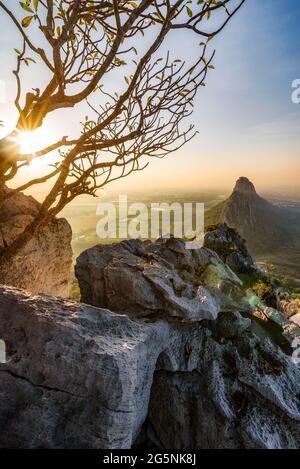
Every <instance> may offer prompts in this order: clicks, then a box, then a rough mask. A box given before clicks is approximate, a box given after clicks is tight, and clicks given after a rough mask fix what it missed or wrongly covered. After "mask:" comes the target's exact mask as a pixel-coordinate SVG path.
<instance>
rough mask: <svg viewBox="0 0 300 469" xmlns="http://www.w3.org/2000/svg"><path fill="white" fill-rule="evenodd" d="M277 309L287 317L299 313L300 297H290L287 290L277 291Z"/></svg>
mask: <svg viewBox="0 0 300 469" xmlns="http://www.w3.org/2000/svg"><path fill="white" fill-rule="evenodd" d="M277 309H278V310H279V311H281V312H282V313H283V314H284V315H285V316H286V317H287V318H291V317H292V316H295V315H297V314H300V299H295V298H292V297H291V296H290V295H289V294H288V293H287V292H282V291H278V292H277Z"/></svg>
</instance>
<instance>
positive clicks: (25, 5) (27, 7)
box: [19, 2, 34, 13]
mask: <svg viewBox="0 0 300 469" xmlns="http://www.w3.org/2000/svg"><path fill="white" fill-rule="evenodd" d="M19 3H20V5H21V7H22V8H23V10H25V11H29V13H34V11H33V9H32V8H30V6H29V5H28V4H27V3H24V2H19Z"/></svg>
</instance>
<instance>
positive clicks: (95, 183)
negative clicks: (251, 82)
mask: <svg viewBox="0 0 300 469" xmlns="http://www.w3.org/2000/svg"><path fill="white" fill-rule="evenodd" d="M244 2H245V0H223V1H218V0H173V1H172V0H139V1H122V0H120V1H117V0H109V1H108V0H98V1H96V0H94V1H90V0H72V1H71V0H24V2H16V5H17V6H18V11H16V8H12V9H11V1H9V2H8V1H0V9H1V10H2V12H3V13H5V14H6V15H7V16H8V18H9V19H10V20H11V21H12V24H13V26H14V27H15V28H16V29H17V30H18V32H19V33H20V37H21V40H22V46H21V47H20V49H15V52H16V55H17V57H16V69H15V71H14V75H15V78H16V83H17V92H16V98H15V106H16V109H17V111H18V120H17V122H16V125H15V129H14V130H13V132H12V133H11V134H9V135H7V136H6V137H5V138H4V139H3V140H1V141H0V204H1V203H3V202H4V201H5V200H6V199H7V198H9V197H12V196H13V195H14V194H15V193H16V192H18V191H23V190H25V189H28V188H30V187H32V186H34V185H37V184H43V183H45V182H46V181H52V180H53V184H52V188H51V190H50V191H49V193H48V195H47V196H46V197H45V199H44V201H43V203H42V204H41V207H40V210H39V213H38V214H37V216H36V217H35V219H34V220H33V221H32V223H30V224H29V225H28V226H27V228H26V229H25V230H24V232H23V233H21V234H20V236H18V238H17V239H16V240H15V241H14V242H13V243H12V244H11V245H10V246H8V247H5V248H4V249H3V250H2V252H1V260H2V262H4V261H7V260H9V259H10V258H11V256H14V255H15V254H16V253H17V252H18V251H19V250H20V249H21V248H22V247H24V246H25V245H26V243H27V242H28V241H29V240H30V239H31V238H32V237H33V236H34V235H35V234H36V233H37V232H38V231H39V230H40V229H41V228H42V227H43V226H45V224H47V223H48V222H49V221H50V220H51V219H52V218H53V217H54V216H55V215H57V214H58V213H59V212H60V211H61V210H62V209H63V208H64V207H65V206H66V204H68V203H69V202H71V201H72V200H73V199H74V198H75V197H77V196H78V195H81V194H90V195H96V192H97V190H98V189H99V188H101V187H103V186H104V185H106V184H108V183H109V182H111V181H113V180H116V179H119V178H122V177H125V176H127V175H128V174H130V173H132V172H133V171H140V170H141V169H143V168H144V167H145V164H144V162H143V161H144V160H143V158H144V157H145V156H146V157H160V158H161V157H164V156H165V155H167V154H168V153H171V152H173V151H175V150H176V149H178V148H180V147H181V146H182V145H184V144H185V143H186V142H188V141H189V140H190V139H191V138H192V137H193V136H194V135H195V131H194V127H193V126H190V127H188V128H183V127H182V123H183V122H184V121H185V120H186V118H187V117H189V116H190V114H191V113H192V110H193V101H194V98H195V95H196V93H197V90H198V89H199V88H200V87H201V86H205V78H206V75H207V73H208V71H209V69H210V68H213V64H212V59H213V57H214V51H212V52H210V53H208V50H209V49H210V44H209V43H210V41H211V40H212V39H214V38H215V36H217V35H218V34H219V33H220V32H221V31H222V30H223V28H224V27H225V26H226V24H227V23H228V22H229V20H230V19H231V18H232V16H233V15H234V14H235V13H236V12H237V11H238V10H239V9H240V7H241V6H242V4H243V3H244ZM20 13H22V16H21V17H20ZM180 30H182V31H184V32H185V34H186V33H187V31H190V33H191V34H192V33H193V34H195V35H196V36H197V37H199V38H200V46H199V47H200V51H199V50H195V53H194V56H195V57H196V59H195V61H194V63H193V64H187V63H185V61H183V60H181V59H180V58H179V59H174V58H171V54H170V53H165V54H163V56H162V57H161V56H160V55H159V52H160V50H161V48H162V45H163V44H164V42H165V40H166V38H167V36H169V35H170V34H172V33H174V32H175V31H177V32H179V31H180ZM37 35H39V40H38V43H39V44H40V43H43V44H44V47H43V48H42V47H41V46H39V45H36V44H35V42H34V39H35V40H36V37H37ZM207 55H208V57H207ZM34 62H39V64H40V66H43V67H44V68H45V69H46V70H47V73H48V76H49V80H48V83H47V85H46V86H45V87H44V88H43V89H34V90H31V91H29V90H25V92H24V90H23V86H22V78H21V71H22V68H23V67H24V66H25V67H26V66H33V63H34ZM116 70H117V72H118V77H120V76H121V75H120V72H121V71H123V70H124V72H123V73H122V75H123V77H124V80H123V81H122V84H119V83H118V84H119V88H120V89H116V90H114V91H113V92H112V91H111V90H107V89H106V87H105V86H104V82H107V79H108V78H109V77H110V76H111V77H114V76H116V75H114V74H115V73H116ZM112 79H113V78H112ZM95 96H96V97H97V101H98V105H96V106H95V104H94V102H95ZM82 102H86V105H87V106H89V109H90V111H91V112H92V115H93V116H92V117H88V116H86V117H84V118H83V119H81V120H82V131H81V133H80V135H78V137H77V138H75V139H69V138H68V137H65V136H61V137H60V139H59V140H58V141H57V142H55V143H53V144H52V145H51V146H48V147H46V148H44V149H42V150H41V151H39V152H38V153H36V154H35V155H34V158H43V157H44V156H45V155H48V154H49V153H51V152H53V151H56V152H57V154H58V155H59V158H58V159H57V162H56V163H55V164H54V165H53V167H52V168H51V170H49V172H48V173H47V174H44V175H43V176H41V177H39V178H36V179H32V180H29V181H28V182H26V183H24V184H23V185H22V186H20V187H18V188H16V189H13V190H7V188H6V186H7V184H8V183H9V181H11V180H13V179H14V178H15V176H16V175H17V173H18V172H19V171H20V169H21V168H22V167H23V166H24V165H28V164H30V161H31V159H32V158H33V155H24V154H21V153H20V147H19V145H18V143H17V142H16V136H17V135H18V133H20V132H23V131H32V130H34V129H37V128H38V127H40V126H42V125H43V123H44V121H45V119H46V117H47V116H48V115H49V114H50V113H53V112H55V111H57V110H58V109H62V108H75V107H76V105H78V104H80V103H82ZM76 115H77V114H76Z"/></svg>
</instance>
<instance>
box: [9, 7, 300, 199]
mask: <svg viewBox="0 0 300 469" xmlns="http://www.w3.org/2000/svg"><path fill="white" fill-rule="evenodd" d="M12 3H13V2H8V4H9V5H10V4H12ZM16 3H17V2H16ZM10 6H11V5H10ZM299 24H300V1H299V0H263V1H261V0H247V1H246V5H245V6H244V7H243V8H242V10H241V11H240V12H239V14H238V15H237V16H236V17H235V18H234V19H233V20H232V21H231V23H230V24H229V25H228V27H227V28H226V29H225V30H224V32H223V34H221V35H220V36H219V37H218V38H217V39H216V40H215V41H214V44H213V45H214V47H215V48H216V50H217V54H216V58H215V60H214V65H215V71H213V72H211V73H210V75H209V77H208V79H207V81H206V87H205V88H203V89H201V90H200V92H199V95H198V98H197V101H196V104H195V113H194V115H193V122H194V123H195V124H196V127H197V130H199V134H198V135H197V136H196V137H195V139H194V140H193V141H192V142H191V143H189V144H188V145H187V146H185V147H184V148H183V149H182V150H180V151H178V152H177V153H175V154H173V155H170V156H168V157H167V158H166V159H165V160H153V161H151V164H150V166H149V167H148V168H147V169H146V170H145V171H144V172H142V173H137V174H134V175H131V176H130V177H129V178H127V179H126V180H123V181H118V182H116V183H114V186H113V187H112V189H114V190H120V191H125V190H128V189H130V188H135V189H145V190H150V189H155V190H156V189H158V190H159V189H162V188H170V189H180V190H182V189H183V190H184V189H193V190H194V189H195V190H198V189H199V190H202V189H207V188H214V189H215V188H224V189H228V188H230V187H232V186H233V183H234V181H235V179H237V178H238V177H239V176H242V175H243V176H247V177H249V178H250V179H252V180H253V182H254V183H255V184H256V185H257V187H258V189H260V190H265V189H278V190H279V191H280V190H287V189H288V188H290V189H291V190H293V191H294V190H296V188H300V158H299V155H300V104H298V105H296V104H293V103H292V100H291V93H292V88H291V86H292V82H293V80H295V79H297V78H300V28H299ZM189 41H190V37H189V36H188V35H186V37H185V39H184V40H183V39H182V37H181V39H180V40H178V41H176V38H175V40H174V37H173V39H172V42H171V43H169V44H168V47H174V45H175V46H176V54H177V55H178V56H179V57H182V56H183V57H188V56H189V54H191V52H192V51H194V49H193V47H190V42H189ZM0 46H1V47H0V63H1V68H0V80H2V86H3V83H5V88H6V95H5V102H2V103H1V102H0V120H4V121H5V123H6V125H7V126H11V125H12V124H13V122H14V118H15V117H14V116H15V114H14V112H15V111H14V108H13V99H14V95H15V81H14V77H13V75H12V74H11V71H12V69H13V68H14V66H15V53H14V52H12V50H13V48H14V47H20V40H19V37H18V34H17V33H15V32H14V29H13V27H12V24H11V22H10V20H9V19H8V18H7V17H5V15H4V14H3V13H2V12H1V13H0ZM30 73H31V76H26V79H25V83H26V84H27V85H28V87H29V88H30V87H33V86H34V85H36V80H37V78H38V79H39V80H40V79H43V71H42V70H41V69H39V66H38V65H34V66H32V67H31V69H30ZM2 94H3V92H2ZM78 110H79V111H80V109H78ZM78 115H79V117H81V116H82V112H79V113H78V114H77V113H76V112H75V111H74V110H73V111H71V114H70V111H67V112H65V113H60V114H59V115H58V116H57V115H56V116H51V117H50V118H49V119H48V120H47V131H49V134H50V135H52V136H60V133H59V132H60V129H62V128H63V129H64V133H63V135H68V133H69V132H70V133H71V132H72V131H73V130H74V126H75V127H76V126H77V120H78V119H77V116H78ZM54 140H55V139H54ZM34 171H38V168H35V169H34Z"/></svg>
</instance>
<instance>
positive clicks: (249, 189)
mask: <svg viewBox="0 0 300 469" xmlns="http://www.w3.org/2000/svg"><path fill="white" fill-rule="evenodd" d="M233 192H239V193H241V194H246V195H248V196H251V195H253V196H255V195H257V193H256V190H255V187H254V184H253V183H252V182H251V181H249V179H248V178H245V177H240V178H239V179H238V180H237V182H236V184H235V187H234V189H233Z"/></svg>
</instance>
